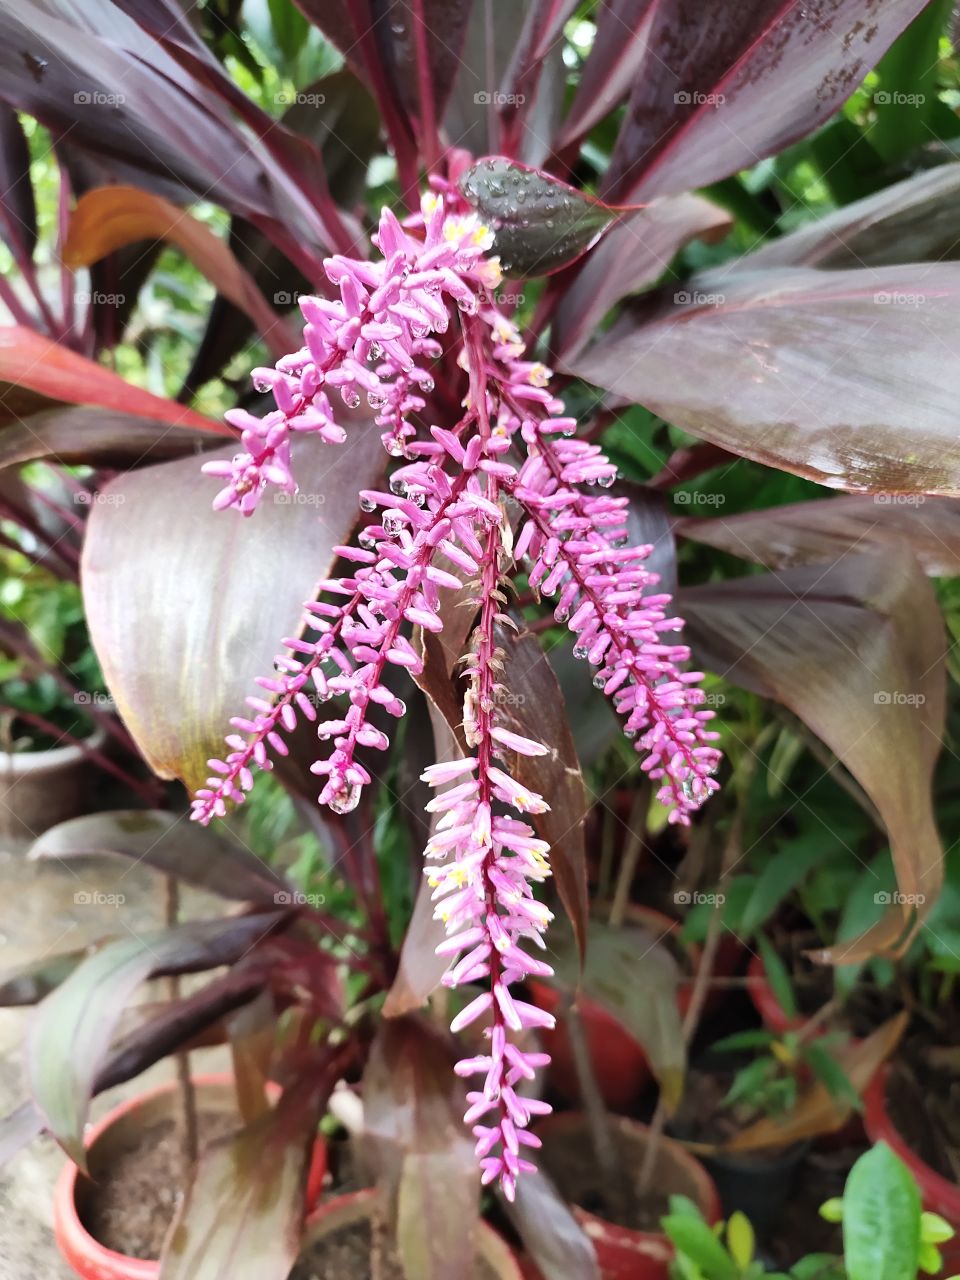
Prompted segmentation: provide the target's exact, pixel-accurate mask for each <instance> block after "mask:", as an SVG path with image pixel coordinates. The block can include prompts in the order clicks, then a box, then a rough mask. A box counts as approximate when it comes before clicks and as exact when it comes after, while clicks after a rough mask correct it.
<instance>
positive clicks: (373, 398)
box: [367, 391, 387, 409]
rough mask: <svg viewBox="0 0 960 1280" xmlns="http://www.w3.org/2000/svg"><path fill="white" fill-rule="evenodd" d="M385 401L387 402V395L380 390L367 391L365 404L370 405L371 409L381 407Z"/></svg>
mask: <svg viewBox="0 0 960 1280" xmlns="http://www.w3.org/2000/svg"><path fill="white" fill-rule="evenodd" d="M386 403H387V397H386V396H385V395H384V394H383V392H382V391H368V392H367V404H368V405H369V406H370V408H371V409H382V408H383V406H384V405H385V404H386Z"/></svg>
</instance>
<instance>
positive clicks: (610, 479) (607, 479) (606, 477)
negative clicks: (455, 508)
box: [597, 471, 617, 489]
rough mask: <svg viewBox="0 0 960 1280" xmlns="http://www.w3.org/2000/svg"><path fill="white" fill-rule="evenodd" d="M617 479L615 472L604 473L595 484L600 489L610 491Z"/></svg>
mask: <svg viewBox="0 0 960 1280" xmlns="http://www.w3.org/2000/svg"><path fill="white" fill-rule="evenodd" d="M616 479H617V473H616V471H605V472H604V473H603V475H602V476H600V477H599V478H598V479H597V484H598V485H599V486H600V488H601V489H610V488H611V487H612V486H613V484H614V481H615V480H616Z"/></svg>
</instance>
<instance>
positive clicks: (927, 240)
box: [741, 161, 960, 270]
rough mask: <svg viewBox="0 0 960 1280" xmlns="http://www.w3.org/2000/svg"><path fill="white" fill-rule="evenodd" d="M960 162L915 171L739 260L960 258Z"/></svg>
mask: <svg viewBox="0 0 960 1280" xmlns="http://www.w3.org/2000/svg"><path fill="white" fill-rule="evenodd" d="M958 197H960V163H957V162H956V161H954V162H952V163H950V164H944V165H940V166H939V167H938V168H936V169H928V170H922V171H921V172H920V173H914V174H912V175H911V176H910V177H909V178H905V179H904V180H903V181H902V182H895V183H894V184H893V186H891V187H884V189H883V190H882V191H877V192H876V193H875V194H874V195H870V196H867V197H866V198H865V199H863V200H855V201H854V202H853V204H848V205H845V206H844V207H843V208H842V209H835V210H834V211H833V212H832V213H828V214H826V215H825V216H824V217H822V218H817V219H815V220H814V221H813V222H809V223H807V224H806V226H803V227H801V228H800V229H799V230H797V231H793V232H791V233H790V235H786V236H778V237H776V238H775V239H772V240H768V241H767V242H766V243H765V244H763V245H761V246H760V248H759V249H757V250H755V251H754V252H753V253H751V254H749V256H747V257H745V258H743V259H742V260H741V266H743V267H744V268H746V269H748V270H754V269H756V268H760V267H763V268H764V270H766V269H767V268H768V267H831V268H837V267H886V266H892V265H894V264H896V263H899V262H942V261H948V260H954V259H956V258H960V198H958Z"/></svg>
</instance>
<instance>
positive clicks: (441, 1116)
mask: <svg viewBox="0 0 960 1280" xmlns="http://www.w3.org/2000/svg"><path fill="white" fill-rule="evenodd" d="M452 1048H453V1046H452V1044H451V1042H450V1041H449V1040H448V1039H447V1038H446V1037H444V1036H441V1035H440V1034H439V1033H438V1032H437V1031H435V1030H434V1029H433V1028H432V1027H431V1026H429V1024H428V1023H426V1022H425V1021H423V1020H422V1019H420V1018H417V1017H408V1018H398V1019H396V1020H393V1021H388V1022H384V1023H383V1024H382V1025H381V1027H380V1031H379V1033H378V1035H377V1039H376V1040H375V1041H374V1043H373V1046H372V1047H371V1050H370V1057H369V1060H368V1062H367V1068H366V1071H365V1072H364V1077H363V1101H364V1138H365V1143H366V1145H367V1148H368V1150H369V1153H370V1156H371V1160H372V1162H373V1166H374V1168H375V1170H376V1172H377V1175H378V1181H379V1182H380V1184H381V1186H383V1187H384V1189H385V1190H386V1192H387V1195H388V1197H389V1199H390V1203H391V1204H394V1205H395V1206H396V1221H397V1244H398V1248H399V1253H400V1257H401V1260H402V1262H403V1265H404V1271H405V1274H406V1275H408V1276H417V1277H418V1280H460V1278H461V1277H462V1276H464V1275H466V1274H468V1273H469V1267H470V1260H471V1258H472V1257H473V1255H474V1251H475V1249H476V1244H477V1228H478V1223H479V1194H478V1193H479V1179H478V1175H477V1167H476V1161H475V1160H474V1157H473V1143H472V1141H471V1139H470V1137H469V1134H468V1133H467V1131H466V1130H465V1129H464V1127H463V1124H462V1122H461V1116H462V1113H463V1109H464V1094H463V1087H462V1085H461V1083H460V1081H459V1080H458V1078H457V1077H456V1076H455V1075H454V1074H453V1070H452V1067H453V1054H452Z"/></svg>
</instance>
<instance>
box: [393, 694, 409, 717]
mask: <svg viewBox="0 0 960 1280" xmlns="http://www.w3.org/2000/svg"><path fill="white" fill-rule="evenodd" d="M394 714H395V715H397V716H405V715H406V714H407V704H406V703H405V702H404V700H403V699H402V698H398V699H397V702H396V706H395V707H394Z"/></svg>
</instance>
